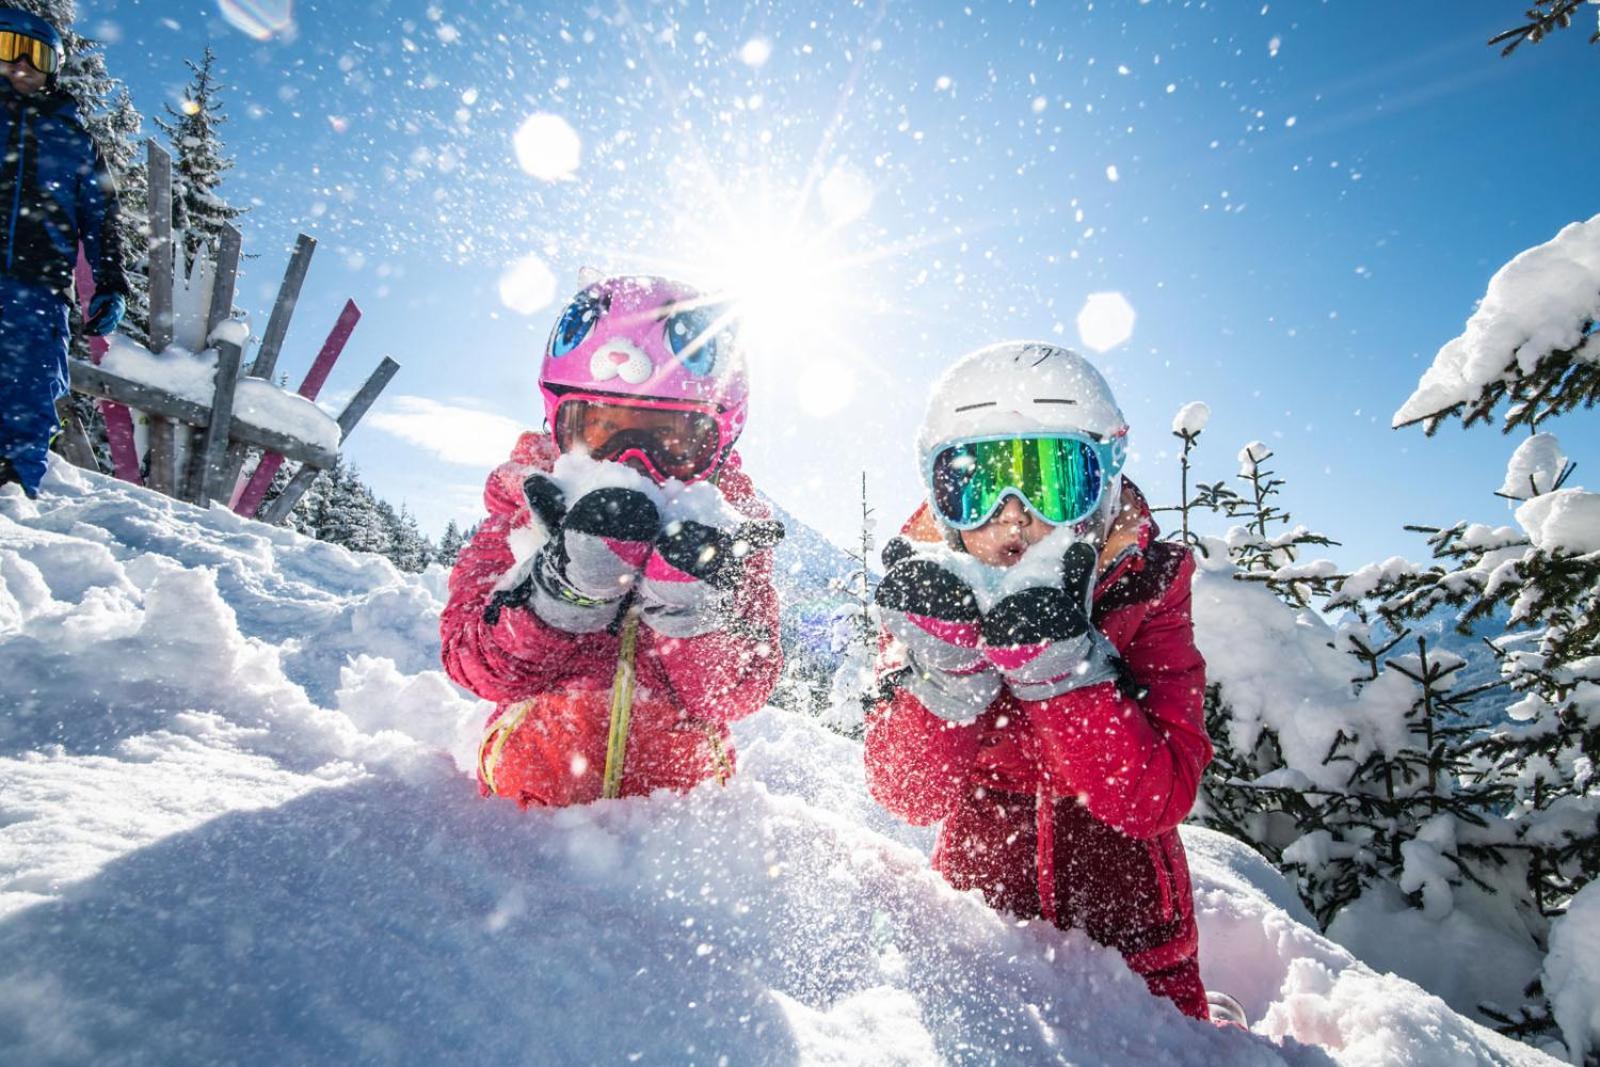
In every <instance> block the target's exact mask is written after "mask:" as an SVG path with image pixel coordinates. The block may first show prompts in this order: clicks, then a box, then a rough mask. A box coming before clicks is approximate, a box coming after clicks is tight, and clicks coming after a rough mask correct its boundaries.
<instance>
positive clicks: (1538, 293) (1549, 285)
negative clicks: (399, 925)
mask: <svg viewBox="0 0 1600 1067" xmlns="http://www.w3.org/2000/svg"><path fill="white" fill-rule="evenodd" d="M1597 319H1600V215H1596V216H1594V217H1593V218H1591V219H1589V220H1588V221H1587V222H1574V223H1572V224H1571V225H1569V226H1566V227H1564V228H1563V229H1562V230H1561V232H1560V233H1558V234H1556V236H1555V237H1553V238H1552V239H1551V240H1549V241H1547V242H1545V243H1544V244H1542V245H1538V246H1536V247H1534V248H1530V249H1528V250H1527V251H1525V252H1522V253H1521V254H1520V255H1518V256H1517V257H1516V258H1515V259H1513V260H1512V261H1511V262H1509V263H1507V264H1506V265H1505V266H1503V267H1501V268H1500V269H1499V270H1498V271H1496V272H1495V275H1494V277H1493V278H1491V279H1489V288H1488V290H1487V291H1486V292H1485V293H1484V296H1483V300H1482V301H1481V302H1480V303H1479V305H1478V310H1477V311H1475V312H1473V314H1472V317H1471V318H1470V319H1468V320H1467V328H1466V330H1465V332H1463V333H1462V334H1461V335H1460V336H1459V337H1456V338H1454V339H1452V340H1450V341H1447V342H1446V343H1445V344H1444V346H1443V347H1442V348H1440V349H1439V352H1438V354H1437V355H1435V356H1434V357H1433V363H1432V364H1431V365H1430V366H1429V367H1428V369H1427V370H1426V371H1425V372H1423V375H1422V380H1421V381H1420V382H1419V383H1418V385H1417V389H1416V391H1415V392H1413V393H1412V394H1411V396H1410V398H1408V399H1407V400H1406V402H1405V403H1404V404H1402V405H1401V407H1400V410H1399V411H1397V412H1395V415H1394V425H1396V426H1401V425H1404V424H1405V423H1408V422H1412V421H1415V420H1417V419H1421V418H1426V417H1427V416H1430V415H1436V414H1438V413H1439V412H1442V411H1444V410H1446V409H1447V408H1450V407H1453V406H1454V405H1456V404H1461V403H1465V402H1467V401H1469V400H1471V399H1472V398H1473V397H1475V396H1477V395H1478V393H1479V391H1480V390H1481V389H1483V387H1484V386H1486V385H1488V384H1489V383H1490V382H1493V381H1494V380H1496V379H1497V378H1500V377H1502V376H1504V375H1506V374H1507V373H1508V370H1507V369H1508V368H1512V370H1513V371H1520V373H1522V374H1524V375H1526V374H1530V373H1532V372H1533V371H1534V369H1535V368H1537V367H1538V365H1539V363H1540V362H1541V361H1542V360H1543V359H1544V358H1545V357H1546V356H1548V355H1550V354H1551V353H1552V352H1557V351H1565V350H1568V349H1573V348H1577V347H1578V346H1579V345H1580V344H1582V343H1583V341H1584V333H1583V331H1584V328H1585V327H1586V326H1587V325H1588V324H1589V323H1592V322H1594V321H1596V320H1597ZM1583 354H1584V355H1585V357H1586V358H1589V359H1595V358H1600V349H1597V347H1596V346H1595V345H1594V344H1593V343H1592V342H1591V343H1589V344H1586V345H1584V352H1583ZM1513 361H1514V362H1515V367H1513V366H1512V365H1513Z"/></svg>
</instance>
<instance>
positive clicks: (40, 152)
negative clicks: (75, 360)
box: [0, 78, 128, 301]
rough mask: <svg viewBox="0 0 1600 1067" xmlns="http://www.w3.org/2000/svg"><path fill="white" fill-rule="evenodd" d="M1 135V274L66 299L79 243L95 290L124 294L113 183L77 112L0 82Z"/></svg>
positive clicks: (55, 97)
mask: <svg viewBox="0 0 1600 1067" xmlns="http://www.w3.org/2000/svg"><path fill="white" fill-rule="evenodd" d="M0 130H3V138H0V146H3V147H0V220H3V225H0V274H4V275H5V276H6V277H8V278H13V279H15V280H17V281H20V282H25V283H28V284H32V285H43V286H46V287H48V288H49V289H51V290H53V291H54V292H56V293H58V294H60V296H61V297H62V298H63V299H65V300H67V301H71V300H72V275H73V270H74V269H75V268H76V266H77V263H78V242H80V241H81V242H83V249H84V253H85V255H86V256H87V258H88V260H89V267H90V269H91V270H93V272H94V282H95V292H96V293H97V294H99V293H122V294H124V295H126V294H127V293H128V277H127V274H126V273H125V272H124V271H123V267H122V246H121V242H120V240H119V239H118V236H117V214H118V210H119V209H118V206H117V189H116V183H115V182H114V181H113V180H112V178H111V173H110V171H109V170H108V169H107V168H106V162H105V159H104V158H103V157H102V156H101V155H100V151H99V149H97V148H96V147H95V144H94V139H93V138H92V137H90V135H89V131H88V130H87V129H86V128H85V127H84V125H83V121H82V119H80V118H79V117H78V109H77V106H76V105H75V104H74V103H73V102H72V100H71V99H70V98H68V97H66V96H65V95H63V94H61V93H58V92H53V91H50V90H45V91H43V92H40V93H37V94H35V95H33V96H23V95H22V94H21V93H18V92H17V91H16V90H15V89H13V88H11V83H10V82H9V81H7V80H6V79H5V78H0Z"/></svg>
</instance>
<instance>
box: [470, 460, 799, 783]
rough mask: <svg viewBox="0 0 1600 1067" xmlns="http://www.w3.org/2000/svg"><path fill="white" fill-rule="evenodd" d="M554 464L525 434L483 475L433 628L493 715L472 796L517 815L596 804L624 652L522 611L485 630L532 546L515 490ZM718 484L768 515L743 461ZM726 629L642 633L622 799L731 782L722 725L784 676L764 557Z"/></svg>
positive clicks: (743, 586)
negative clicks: (537, 808)
mask: <svg viewBox="0 0 1600 1067" xmlns="http://www.w3.org/2000/svg"><path fill="white" fill-rule="evenodd" d="M556 456H557V452H556V448H555V444H554V442H553V441H551V439H550V438H549V436H547V435H545V434H536V433H524V434H523V435H522V437H521V439H520V440H518V442H517V444H516V447H515V448H514V449H513V450H512V453H511V459H510V461H509V462H507V463H504V464H502V465H501V466H500V467H499V469H497V470H496V471H495V472H494V473H493V474H491V475H490V476H489V481H488V485H487V486H485V488H484V493H483V499H484V504H485V506H486V507H487V508H488V511H489V516H488V518H486V519H485V520H484V521H483V523H482V524H481V525H480V526H479V527H478V532H477V533H476V534H475V535H474V536H473V538H472V543H471V544H470V545H468V546H467V547H466V548H464V549H462V552H461V556H460V557H459V558H458V559H457V560H456V565H455V569H454V570H453V571H452V572H451V573H450V601H449V603H448V604H447V605H446V607H445V610H444V615H443V617H442V618H441V619H440V622H439V633H440V637H441V639H442V643H443V659H444V666H445V670H446V671H448V672H449V674H450V677H451V678H453V679H455V681H456V682H457V683H458V684H459V685H461V686H463V687H465V688H467V689H470V690H471V691H472V692H474V693H476V694H477V695H478V696H480V697H483V698H484V699H485V700H492V701H495V702H496V704H497V705H498V706H497V707H496V708H495V711H494V714H493V715H491V716H490V717H489V720H488V723H487V726H486V730H485V734H484V738H483V741H482V743H481V745H480V748H479V753H478V782H479V789H480V791H481V792H483V793H484V794H485V795H489V794H491V793H493V794H497V795H499V796H506V797H510V798H512V799H513V800H516V801H517V803H518V804H520V805H521V806H523V807H527V806H528V805H529V804H536V805H541V806H551V807H560V806H564V805H568V804H583V803H587V802H588V801H591V800H595V799H598V798H599V796H600V790H601V785H602V778H603V775H604V771H605V752H606V736H607V732H608V727H609V723H610V694H611V684H612V681H613V679H614V677H615V674H616V668H617V659H618V655H619V652H620V646H621V640H620V638H619V637H618V636H617V635H616V634H612V633H607V632H605V631H602V632H600V633H594V634H570V633H566V632H565V631H562V630H557V629H555V628H554V627H552V626H549V625H547V624H546V623H544V622H543V621H542V620H540V619H539V618H538V617H537V616H536V615H535V614H534V613H533V612H532V611H530V610H527V609H524V608H508V609H506V610H504V611H502V612H501V613H500V618H499V620H498V621H497V622H495V623H493V624H491V623H488V622H486V621H485V620H484V617H483V609H484V607H485V605H487V604H488V602H489V600H490V598H491V597H492V596H493V595H494V592H495V590H496V589H497V588H498V587H499V585H500V583H501V582H502V578H503V577H504V576H505V575H507V573H508V572H510V571H512V570H513V569H514V568H516V567H517V566H518V564H519V563H522V562H524V561H526V560H528V559H530V558H531V557H532V555H533V554H534V553H535V552H536V551H537V550H538V548H539V545H540V543H541V541H540V537H539V535H538V534H536V533H535V532H534V531H535V528H536V527H535V525H534V524H532V520H531V516H530V514H529V510H528V506H527V502H526V501H525V500H524V498H523V495H522V483H523V480H524V479H525V478H526V477H527V476H528V475H529V474H530V473H532V472H533V471H548V470H550V468H551V467H552V465H553V464H554V463H555V459H556ZM717 485H718V488H719V489H720V490H721V491H722V495H723V496H724V498H726V499H727V501H728V502H729V503H730V504H731V505H733V507H734V509H735V510H737V511H739V512H740V513H742V514H744V515H747V516H748V517H750V518H752V519H761V518H767V517H768V516H769V512H768V510H767V508H766V506H765V505H764V504H762V503H761V501H760V500H759V499H758V498H757V497H756V494H755V488H754V486H753V485H752V484H751V481H750V479H749V477H748V476H746V475H745V474H744V473H743V472H742V471H740V469H739V459H738V456H737V455H730V456H729V457H728V460H727V463H726V464H725V465H724V467H723V470H722V473H721V475H720V476H719V479H718V483H717ZM730 618H731V625H730V626H729V627H728V628H727V629H725V630H721V631H716V632H712V633H707V634H701V635H700V636H697V637H690V638H682V639H673V638H667V637H663V636H661V635H660V634H657V633H656V632H655V631H653V630H651V629H650V628H649V627H648V626H640V627H639V632H638V645H637V648H636V653H635V667H636V670H637V689H636V692H635V696H634V702H633V718H632V723H631V727H630V731H629V740H628V748H627V761H626V764H625V772H624V774H623V778H622V795H623V796H639V795H643V794H645V793H649V792H651V791H652V790H655V789H661V788H667V789H678V790H683V789H688V788H690V787H691V786H694V785H695V784H697V783H699V782H702V781H704V780H706V779H707V778H710V777H713V776H718V777H721V778H723V779H726V777H727V776H728V775H729V774H732V773H733V766H734V754H733V747H732V745H731V744H730V742H729V737H728V727H727V724H728V723H730V722H732V721H733V720H735V719H739V718H742V717H744V716H745V715H748V714H750V713H751V712H753V711H755V710H757V709H758V708H761V707H762V706H763V705H764V704H765V703H766V700H767V697H768V696H769V695H770V694H771V692H772V687H773V685H774V684H775V683H776V682H777V679H778V673H779V670H780V668H781V667H782V656H781V653H780V652H779V650H778V596H777V593H776V591H775V590H774V589H773V586H772V554H771V553H770V552H760V553H756V554H754V555H752V556H751V557H750V558H749V561H748V563H747V564H746V566H745V571H744V576H743V579H742V581H741V583H740V585H739V587H738V588H737V589H736V590H735V591H734V594H733V612H732V615H731V616H730Z"/></svg>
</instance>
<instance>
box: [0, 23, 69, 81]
mask: <svg viewBox="0 0 1600 1067" xmlns="http://www.w3.org/2000/svg"><path fill="white" fill-rule="evenodd" d="M19 59H26V60H27V61H28V62H29V63H32V64H33V69H34V70H36V71H38V72H39V73H40V74H54V73H55V72H56V66H57V64H58V63H59V62H60V57H59V56H58V55H56V50H55V49H54V48H52V47H51V46H50V42H49V41H41V40H39V39H38V38H37V37H29V36H28V35H27V34H24V33H14V32H12V31H10V30H4V31H0V63H15V62H17V61H18V60H19Z"/></svg>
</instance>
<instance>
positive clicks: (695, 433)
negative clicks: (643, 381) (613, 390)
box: [554, 394, 722, 483]
mask: <svg viewBox="0 0 1600 1067" xmlns="http://www.w3.org/2000/svg"><path fill="white" fill-rule="evenodd" d="M554 429H555V436H556V445H557V446H558V447H559V448H560V449H561V451H563V452H567V451H570V450H572V449H575V448H577V449H582V450H583V451H585V452H587V453H588V454H589V455H591V456H593V457H594V458H595V459H599V460H609V461H611V462H615V463H628V462H630V461H633V462H636V463H637V464H638V465H639V466H640V467H643V468H644V471H645V473H646V474H648V475H649V476H650V477H651V478H652V479H653V480H654V481H656V482H657V483H660V482H664V481H666V480H667V479H668V478H677V479H678V480H679V481H683V482H694V481H698V480H699V479H701V478H705V477H707V476H709V475H710V474H711V473H712V472H713V471H714V470H715V469H716V466H717V461H718V460H719V459H720V458H721V456H722V433H721V431H720V430H719V429H718V427H717V420H716V419H714V418H712V417H711V415H709V414H708V413H707V412H706V411H705V410H704V409H703V408H700V407H696V406H694V405H692V404H676V403H673V402H671V401H663V400H652V401H644V402H640V401H637V400H634V401H628V400H623V399H620V398H618V399H610V398H607V397H603V396H595V395H583V394H576V395H572V396H566V397H562V399H561V402H560V404H559V405H558V406H557V407H556V423H555V427H554Z"/></svg>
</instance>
